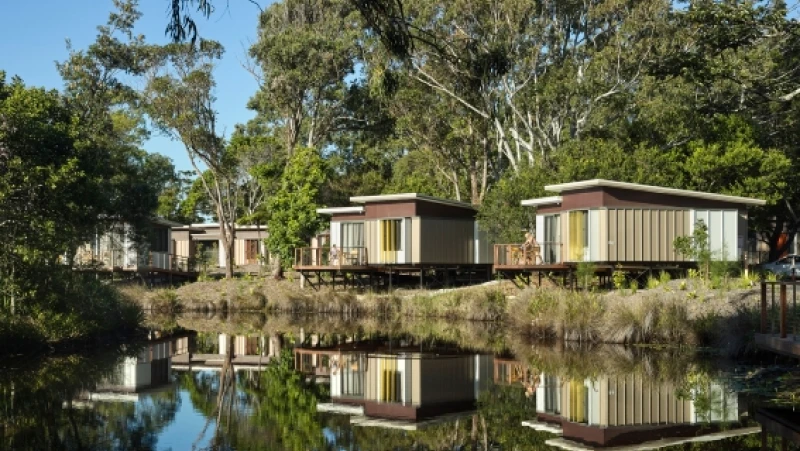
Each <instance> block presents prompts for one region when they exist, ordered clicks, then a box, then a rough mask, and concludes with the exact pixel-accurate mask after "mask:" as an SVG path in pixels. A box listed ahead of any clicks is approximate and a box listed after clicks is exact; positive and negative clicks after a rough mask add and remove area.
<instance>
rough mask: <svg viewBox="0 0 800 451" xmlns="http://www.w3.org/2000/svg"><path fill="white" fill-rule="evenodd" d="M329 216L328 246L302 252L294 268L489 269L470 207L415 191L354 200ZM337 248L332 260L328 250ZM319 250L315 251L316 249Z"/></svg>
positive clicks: (330, 210)
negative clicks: (322, 250)
mask: <svg viewBox="0 0 800 451" xmlns="http://www.w3.org/2000/svg"><path fill="white" fill-rule="evenodd" d="M350 201H351V202H353V203H354V204H360V205H357V206H352V207H335V208H320V209H318V210H317V212H318V213H320V214H323V215H330V217H331V220H330V230H329V236H328V237H326V238H327V240H328V246H326V248H325V250H324V252H321V251H320V249H319V248H306V249H303V250H298V251H299V252H298V255H297V259H296V264H297V265H296V266H309V265H311V266H329V265H330V266H334V265H335V264H336V263H338V264H339V265H341V266H384V265H409V266H413V265H425V266H436V265H480V264H486V265H490V264H491V262H492V254H491V251H490V245H489V242H488V238H487V235H486V233H485V232H483V231H482V230H480V229H479V228H478V223H477V221H476V219H475V218H476V215H477V210H476V209H475V207H474V206H473V205H471V204H468V203H464V202H457V201H453V200H448V199H440V198H437V197H431V196H425V195H422V194H416V193H404V194H387V195H379V196H356V197H351V198H350ZM334 246H335V247H336V248H337V255H335V259H339V261H338V262H333V261H331V260H332V259H331V258H330V257H329V256H328V250H327V249H328V248H332V247H334ZM315 249H316V250H315Z"/></svg>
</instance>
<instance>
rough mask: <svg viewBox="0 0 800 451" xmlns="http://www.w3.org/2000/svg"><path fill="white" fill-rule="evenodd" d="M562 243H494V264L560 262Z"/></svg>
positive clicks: (516, 264)
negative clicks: (527, 244) (530, 244)
mask: <svg viewBox="0 0 800 451" xmlns="http://www.w3.org/2000/svg"><path fill="white" fill-rule="evenodd" d="M561 255H562V244H561V243H560V242H556V241H546V242H543V243H539V244H538V245H537V246H524V245H522V244H495V245H494V264H495V265H497V266H531V265H542V264H548V265H551V264H556V263H561V261H562V260H561Z"/></svg>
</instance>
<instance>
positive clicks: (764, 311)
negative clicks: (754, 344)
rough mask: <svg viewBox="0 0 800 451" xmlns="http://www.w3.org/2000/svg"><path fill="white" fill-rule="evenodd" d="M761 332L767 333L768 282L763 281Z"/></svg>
mask: <svg viewBox="0 0 800 451" xmlns="http://www.w3.org/2000/svg"><path fill="white" fill-rule="evenodd" d="M761 333H762V334H765V333H767V282H766V281H764V280H762V281H761Z"/></svg>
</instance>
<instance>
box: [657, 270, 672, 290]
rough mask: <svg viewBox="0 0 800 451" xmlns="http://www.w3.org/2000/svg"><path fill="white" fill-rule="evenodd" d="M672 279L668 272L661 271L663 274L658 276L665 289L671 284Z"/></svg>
mask: <svg viewBox="0 0 800 451" xmlns="http://www.w3.org/2000/svg"><path fill="white" fill-rule="evenodd" d="M671 279H672V277H671V276H670V275H669V273H668V272H666V271H661V272H660V273H659V274H658V282H659V283H660V284H661V285H664V286H665V287H666V285H667V284H668V283H669V281H670V280H671Z"/></svg>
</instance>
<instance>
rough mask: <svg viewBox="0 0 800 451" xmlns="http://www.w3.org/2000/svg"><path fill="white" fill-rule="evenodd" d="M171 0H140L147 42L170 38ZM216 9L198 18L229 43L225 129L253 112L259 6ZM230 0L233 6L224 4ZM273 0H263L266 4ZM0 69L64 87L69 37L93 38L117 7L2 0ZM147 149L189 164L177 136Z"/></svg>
mask: <svg viewBox="0 0 800 451" xmlns="http://www.w3.org/2000/svg"><path fill="white" fill-rule="evenodd" d="M167 3H168V2H167V0H140V5H139V8H140V10H141V11H142V13H143V14H144V15H143V17H142V19H141V20H140V21H139V23H138V26H137V30H136V31H137V32H138V33H142V34H144V35H145V36H146V37H147V40H148V41H149V42H156V43H163V42H167V39H166V38H165V37H164V28H165V27H166V25H167ZM215 3H216V4H217V11H215V12H214V14H213V16H212V17H211V18H210V19H207V20H206V19H201V18H198V19H200V20H199V21H198V25H199V29H200V33H201V34H202V36H203V37H205V38H208V39H214V40H217V41H219V42H221V43H222V45H223V46H225V50H226V52H225V56H224V58H223V59H222V61H221V62H220V63H219V66H218V68H217V71H216V73H215V76H216V79H217V92H216V94H217V98H218V100H217V111H218V112H219V115H220V121H221V125H222V128H223V129H224V130H226V135H228V136H229V135H230V133H232V132H233V127H234V125H235V124H237V123H243V122H246V121H247V120H248V119H250V118H251V117H253V113H252V112H251V111H249V110H248V109H247V108H246V104H247V100H248V99H249V98H250V96H251V95H252V94H253V93H255V91H256V89H257V88H258V85H257V84H256V82H255V80H254V79H253V77H252V76H251V75H250V74H249V73H247V71H245V70H244V69H243V68H242V65H241V63H243V62H244V61H245V57H246V55H247V50H246V49H247V48H248V47H249V45H250V43H251V42H254V41H255V38H256V31H257V30H256V27H257V24H258V15H259V10H258V8H257V7H256V6H255V5H253V4H252V3H250V2H249V1H248V0H229V1H227V2H226V1H225V0H217V1H216V2H215ZM226 3H227V4H229V6H228V7H227V9H226ZM268 3H270V0H259V4H261V6H262V7H266V5H267V4H268ZM0 4H2V6H0V70H4V71H6V72H7V76H8V77H9V78H10V77H11V76H13V75H19V76H20V77H22V79H23V80H24V81H25V83H26V84H27V85H31V86H44V87H46V88H56V89H61V87H62V82H61V77H60V76H59V75H58V71H56V67H55V62H56V61H64V60H65V59H66V58H67V55H68V53H67V49H66V39H70V40H71V41H72V46H73V47H74V48H75V49H84V48H86V47H87V46H88V45H89V44H91V43H92V42H94V40H95V37H96V36H97V26H98V25H102V24H105V22H106V19H107V18H108V13H109V12H110V11H111V10H112V8H113V3H112V2H111V0H36V1H31V0H29V1H15V0H0ZM145 149H147V150H148V151H149V152H158V153H161V154H164V155H167V156H168V157H170V158H172V159H173V161H174V162H175V165H176V167H177V168H178V169H191V166H190V164H189V159H188V157H187V156H186V151H185V150H184V149H183V146H182V145H181V144H180V143H179V142H173V141H170V140H169V139H168V138H165V137H161V136H158V135H157V134H155V133H154V134H153V137H152V138H151V140H150V141H148V142H147V143H146V144H145Z"/></svg>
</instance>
